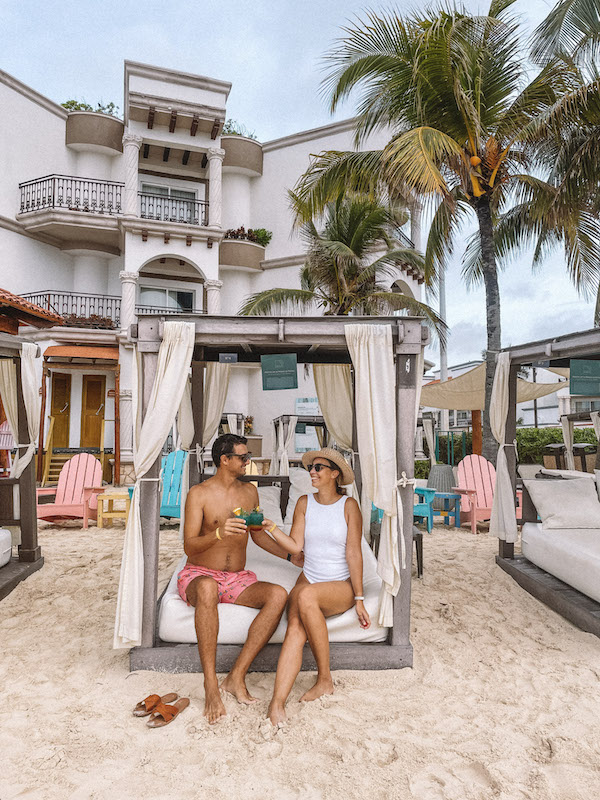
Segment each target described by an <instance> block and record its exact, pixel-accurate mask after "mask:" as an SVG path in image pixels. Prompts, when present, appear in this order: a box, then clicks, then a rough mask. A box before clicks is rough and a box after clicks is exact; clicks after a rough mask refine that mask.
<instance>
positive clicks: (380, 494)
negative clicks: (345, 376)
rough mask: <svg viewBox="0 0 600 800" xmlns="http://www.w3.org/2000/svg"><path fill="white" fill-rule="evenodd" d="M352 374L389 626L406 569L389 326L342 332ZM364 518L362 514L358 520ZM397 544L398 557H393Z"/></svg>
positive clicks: (383, 619) (382, 610) (383, 615)
mask: <svg viewBox="0 0 600 800" xmlns="http://www.w3.org/2000/svg"><path fill="white" fill-rule="evenodd" d="M344 331H345V334H346V341H347V343H348V350H349V351H350V356H351V358H352V363H353V365H354V370H355V391H356V420H357V435H358V450H359V453H360V463H361V469H362V478H363V503H362V508H363V509H364V510H365V511H366V509H367V508H370V507H371V506H370V502H373V503H374V504H375V505H376V506H377V507H378V508H380V509H382V510H383V512H384V516H383V521H382V524H381V534H380V542H379V556H378V559H377V573H378V574H379V576H380V577H381V579H382V581H383V586H382V590H381V595H380V600H379V624H380V625H384V626H386V627H390V626H391V625H392V624H393V602H392V598H393V597H395V596H396V595H397V593H398V589H399V588H400V557H401V559H402V564H403V565H404V564H406V552H405V546H404V536H403V533H402V529H403V511H402V500H401V498H400V493H399V491H398V490H397V471H396V415H395V413H394V411H393V410H392V412H391V413H390V409H395V402H396V401H395V386H396V380H395V372H394V355H393V347H392V331H391V328H390V326H389V325H346V326H344ZM363 517H364V514H363ZM398 538H400V541H401V543H402V545H401V547H402V551H401V553H400V554H399V553H398Z"/></svg>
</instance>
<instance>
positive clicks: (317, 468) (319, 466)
mask: <svg viewBox="0 0 600 800" xmlns="http://www.w3.org/2000/svg"><path fill="white" fill-rule="evenodd" d="M307 469H308V471H309V472H312V471H313V469H314V471H315V472H321V470H322V469H333V467H330V466H329V464H311V465H310V466H309V467H307Z"/></svg>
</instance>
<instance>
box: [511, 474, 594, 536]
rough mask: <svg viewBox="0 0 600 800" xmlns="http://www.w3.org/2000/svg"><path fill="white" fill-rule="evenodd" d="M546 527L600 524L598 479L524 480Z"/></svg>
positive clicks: (584, 526)
mask: <svg viewBox="0 0 600 800" xmlns="http://www.w3.org/2000/svg"><path fill="white" fill-rule="evenodd" d="M523 484H524V486H525V488H526V489H527V491H528V492H529V494H530V496H531V499H532V501H533V504H534V505H535V507H536V509H537V511H538V514H539V515H540V517H541V518H542V526H543V528H544V529H545V530H559V529H567V528H568V529H571V528H600V502H598V493H597V491H596V483H595V481H590V480H585V479H583V480H558V481H557V480H545V481H544V480H533V481H523Z"/></svg>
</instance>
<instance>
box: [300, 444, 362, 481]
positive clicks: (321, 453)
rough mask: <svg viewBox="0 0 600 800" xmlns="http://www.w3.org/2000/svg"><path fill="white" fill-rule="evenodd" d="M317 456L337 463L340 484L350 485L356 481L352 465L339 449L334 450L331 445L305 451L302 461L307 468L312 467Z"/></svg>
mask: <svg viewBox="0 0 600 800" xmlns="http://www.w3.org/2000/svg"><path fill="white" fill-rule="evenodd" d="M315 458H326V459H327V460H328V461H331V462H332V463H333V464H335V465H336V467H337V468H338V469H339V471H340V484H341V485H342V486H348V484H350V483H353V482H354V472H353V470H352V467H351V466H350V464H348V462H347V461H346V459H345V458H344V456H343V455H342V454H341V453H340V452H339V450H333V449H332V448H331V447H324V448H323V449H322V450H309V451H308V453H304V455H303V456H302V463H303V464H304V466H305V467H306V469H308V468H309V467H310V465H311V464H312V463H313V461H314V460H315Z"/></svg>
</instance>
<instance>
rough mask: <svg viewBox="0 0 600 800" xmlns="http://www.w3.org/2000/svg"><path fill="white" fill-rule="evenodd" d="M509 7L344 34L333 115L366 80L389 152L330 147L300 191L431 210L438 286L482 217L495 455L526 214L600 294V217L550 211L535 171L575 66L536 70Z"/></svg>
mask: <svg viewBox="0 0 600 800" xmlns="http://www.w3.org/2000/svg"><path fill="white" fill-rule="evenodd" d="M513 2H514V0H492V2H491V5H490V8H489V12H488V14H487V15H486V16H469V15H467V14H466V13H465V12H463V11H460V10H457V9H450V8H440V9H437V10H433V11H431V12H427V13H425V14H418V13H417V14H414V15H412V16H410V17H406V18H403V17H399V16H397V15H396V14H393V13H389V14H386V15H383V16H379V15H377V14H375V13H369V14H368V15H367V17H366V19H365V20H364V21H361V20H358V21H357V23H356V24H354V25H353V26H352V27H350V28H346V29H345V35H344V37H343V38H342V39H340V40H339V42H338V43H337V45H336V46H335V47H334V48H333V49H332V51H331V52H330V53H329V54H328V56H327V60H328V62H329V64H330V65H331V72H330V74H329V76H328V77H327V79H326V81H325V87H326V89H327V90H328V91H329V93H330V99H331V109H332V110H335V108H336V107H337V105H338V104H339V102H340V101H341V100H342V99H344V98H346V96H348V95H349V94H350V93H351V92H352V91H353V90H355V89H357V88H360V89H362V97H361V99H360V101H359V107H358V118H357V130H356V138H357V143H359V142H361V141H362V140H363V139H364V137H365V136H366V135H367V134H368V133H369V132H371V131H372V130H374V129H375V128H381V127H387V128H389V129H391V132H392V137H391V139H390V141H389V143H388V144H387V145H386V147H385V148H384V150H383V151H370V152H366V153H343V152H336V151H331V152H327V153H323V154H321V155H320V156H319V157H317V158H315V159H314V160H313V163H312V164H311V166H310V168H309V170H308V171H307V172H306V173H305V175H304V176H303V177H302V178H301V180H300V182H299V184H298V186H297V187H296V192H297V194H298V197H299V198H300V199H301V200H302V202H303V203H304V205H305V207H306V208H307V209H308V210H309V211H310V213H311V214H312V215H315V214H317V213H318V212H319V210H320V209H321V208H322V207H323V205H324V204H325V203H326V202H327V201H328V199H330V198H331V197H332V196H336V195H337V194H338V193H339V192H340V191H341V190H343V188H344V187H345V186H346V187H349V188H351V189H352V190H355V191H367V192H375V191H378V190H381V186H382V184H383V186H384V187H386V188H387V190H388V191H389V192H390V193H391V194H392V195H395V194H399V195H401V196H403V197H409V196H413V197H417V198H418V199H420V200H421V201H422V202H423V203H424V204H425V205H429V207H430V209H431V211H432V213H433V219H432V224H431V227H430V231H429V236H428V242H427V248H426V253H425V277H426V279H427V281H428V282H429V284H430V285H433V286H435V285H436V282H437V281H438V278H439V275H440V273H441V272H442V271H443V270H444V269H445V267H446V264H447V260H448V256H449V255H450V254H451V252H452V249H453V245H454V242H455V239H456V234H457V232H458V231H459V229H460V228H461V226H462V224H463V222H464V221H465V220H467V219H468V218H469V217H470V218H472V219H475V220H476V222H477V234H476V238H475V240H474V241H473V242H471V245H470V248H469V252H468V256H469V257H468V259H467V261H466V264H465V268H466V271H467V272H466V277H467V278H468V279H470V280H474V281H482V282H483V283H484V286H485V294H486V315H487V358H486V382H485V398H486V410H485V411H484V415H483V452H484V455H485V456H486V457H488V458H491V459H494V458H495V453H496V449H497V446H496V443H495V441H494V439H493V437H492V435H491V430H490V423H489V406H490V398H491V391H492V384H493V378H494V372H495V358H496V353H497V352H498V350H499V349H500V347H501V325H500V292H499V287H498V269H499V258H500V259H501V258H503V257H505V256H506V255H508V253H509V252H510V251H511V250H512V249H513V248H514V247H516V246H518V245H520V244H522V243H523V237H521V235H520V225H521V223H522V221H523V217H524V216H526V215H527V213H529V214H530V217H531V220H532V221H531V222H528V224H527V228H526V234H525V235H526V236H527V237H534V238H536V241H539V242H540V247H539V252H538V258H541V256H542V254H543V253H544V252H545V250H546V248H547V247H548V246H549V244H551V243H554V242H556V241H559V242H561V243H563V244H564V245H565V246H566V247H567V249H568V250H569V252H570V261H569V267H570V272H571V275H572V278H573V280H574V281H575V283H576V285H578V287H579V288H582V289H586V288H589V287H590V286H591V285H594V288H595V281H597V275H598V264H599V263H600V262H594V255H595V254H594V253H593V252H592V250H591V248H590V247H589V244H590V241H589V240H590V225H591V227H592V228H593V227H594V224H593V223H592V222H590V220H589V219H588V217H586V216H581V215H579V216H577V214H575V210H574V209H572V208H569V207H567V206H566V204H564V203H562V204H559V205H558V206H556V205H553V201H555V199H556V194H557V187H556V182H555V181H553V180H548V177H549V176H548V175H547V174H546V175H542V176H540V175H539V174H537V172H536V170H537V169H538V167H539V165H540V164H544V163H545V162H544V161H543V158H542V156H541V153H542V148H541V144H542V143H541V141H540V136H539V132H538V133H537V134H536V133H535V132H534V131H533V128H535V123H536V121H537V120H538V118H540V117H542V116H544V115H546V114H547V113H549V111H550V110H551V109H552V108H553V107H555V104H556V103H557V102H558V100H559V98H560V97H561V96H562V95H563V94H564V92H565V91H566V90H567V89H570V88H573V87H574V86H576V85H577V80H578V79H577V75H576V71H575V70H574V69H573V68H572V67H571V66H570V65H567V64H565V63H564V62H563V61H560V60H554V61H550V62H548V63H547V64H545V65H544V66H543V67H541V68H540V69H539V71H538V72H537V74H535V75H534V76H533V77H532V78H530V77H529V76H528V74H527V72H526V69H525V63H526V58H525V55H524V52H523V49H522V47H521V46H520V41H519V36H518V25H517V24H516V22H515V21H514V20H513V19H512V18H511V17H510V16H509V14H508V13H507V11H508V9H509V7H510V6H511V5H512V4H513ZM513 208H515V209H516V211H515V213H512V214H511V213H510V212H511V211H512V210H513ZM507 215H508V216H507ZM501 221H502V222H503V225H502V226H501V227H500V222H501ZM542 238H543V241H542Z"/></svg>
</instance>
